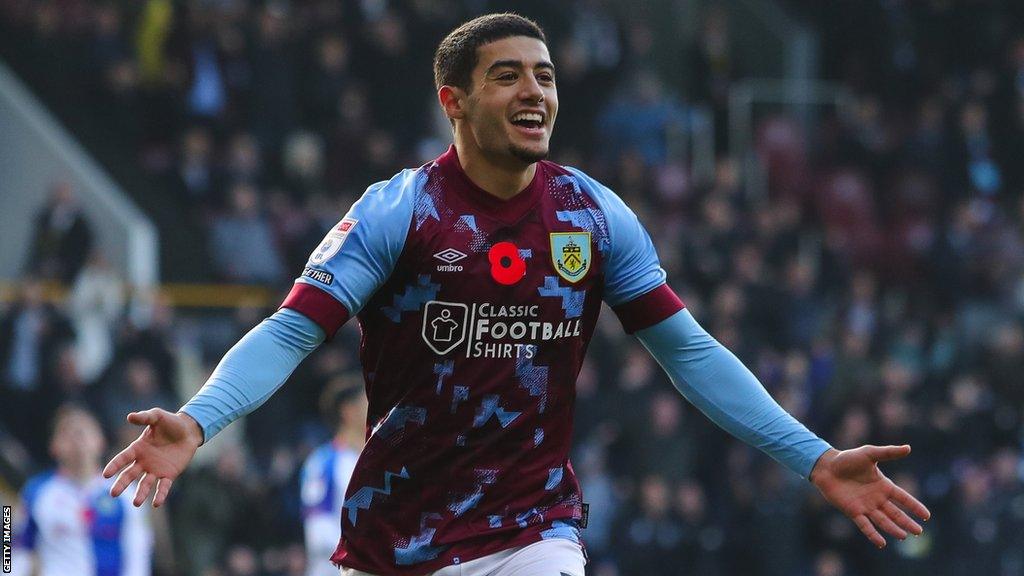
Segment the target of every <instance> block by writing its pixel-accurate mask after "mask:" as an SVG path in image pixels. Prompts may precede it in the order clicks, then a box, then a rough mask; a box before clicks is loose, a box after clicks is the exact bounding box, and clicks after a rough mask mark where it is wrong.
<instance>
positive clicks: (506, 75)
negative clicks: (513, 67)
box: [498, 72, 516, 82]
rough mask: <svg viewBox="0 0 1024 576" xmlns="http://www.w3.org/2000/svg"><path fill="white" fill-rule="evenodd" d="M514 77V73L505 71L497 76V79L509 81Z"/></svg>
mask: <svg viewBox="0 0 1024 576" xmlns="http://www.w3.org/2000/svg"><path fill="white" fill-rule="evenodd" d="M515 79H516V75H515V74H514V73H512V72H505V73H504V74H501V75H500V76H498V80H500V81H501V82H511V81H513V80H515Z"/></svg>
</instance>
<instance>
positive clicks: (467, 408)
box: [104, 14, 929, 576]
mask: <svg viewBox="0 0 1024 576" xmlns="http://www.w3.org/2000/svg"><path fill="white" fill-rule="evenodd" d="M434 76H435V83H436V86H437V89H438V100H439V102H440V104H441V106H442V107H443V109H444V112H445V114H446V115H447V117H448V118H449V120H450V121H451V124H452V128H453V133H454V140H455V144H454V146H452V147H451V148H450V149H449V150H448V151H447V152H446V153H445V154H443V155H442V156H440V157H439V158H437V159H436V160H435V161H433V162H430V163H428V164H426V165H424V166H422V167H421V168H419V169H417V170H406V171H403V172H401V173H399V174H398V175H396V176H395V177H394V178H393V179H391V180H390V181H388V182H381V183H378V184H374V185H373V186H371V187H370V188H369V189H368V190H367V191H366V193H365V194H364V195H363V197H362V198H361V199H360V200H359V202H357V203H356V204H355V205H354V206H353V207H352V209H351V210H350V211H349V213H348V214H347V215H346V216H345V218H343V219H342V220H341V222H339V223H338V225H337V226H336V228H334V229H333V230H331V231H330V232H329V233H328V234H327V236H326V237H325V238H324V240H323V242H322V243H321V244H320V246H319V247H317V248H316V249H315V250H314V251H313V253H312V255H311V256H310V258H309V261H308V263H307V266H306V268H305V270H303V272H302V274H301V276H300V277H299V278H298V280H297V281H296V283H295V285H294V287H293V289H292V291H291V293H290V294H289V296H288V298H287V299H286V300H285V302H284V304H283V305H282V307H281V309H280V310H279V311H278V312H276V313H275V314H274V315H273V316H271V317H270V318H268V319H267V320H265V321H264V322H263V323H261V324H260V325H259V326H257V327H256V328H255V329H253V330H252V331H251V332H249V334H247V335H246V336H245V337H244V338H242V340H240V341H239V343H238V344H237V345H236V346H235V347H234V348H232V350H231V351H229V352H228V354H227V355H226V356H225V357H224V359H223V360H222V361H221V363H220V365H219V366H218V368H217V370H216V371H215V372H214V374H213V375H212V376H211V377H210V380H209V381H208V382H207V383H206V385H205V386H204V387H203V389H202V390H201V391H200V392H199V393H198V394H197V395H196V396H195V397H193V399H192V400H190V401H189V402H188V403H187V404H186V405H185V406H184V407H183V408H182V411H181V412H179V413H177V414H171V413H169V412H166V411H163V410H160V409H152V410H147V411H144V412H138V413H133V414H130V415H129V421H130V422H132V423H134V424H138V425H145V426H146V429H145V430H144V431H143V433H142V435H141V436H140V437H139V439H138V440H136V441H135V442H133V443H132V444H131V445H129V446H128V447H127V448H126V449H125V450H124V451H122V452H121V453H120V454H119V455H118V456H116V457H115V458H114V459H113V460H111V462H110V463H109V464H108V465H107V467H106V468H105V470H104V473H105V474H107V475H108V476H110V475H113V474H115V473H118V472H120V476H119V478H118V480H117V482H116V483H115V485H114V488H113V493H114V494H119V493H121V491H123V490H124V489H126V488H127V487H128V485H129V484H131V483H132V482H134V481H136V480H139V487H138V489H137V490H136V495H135V500H134V502H135V504H136V505H141V504H142V503H143V502H144V501H145V500H146V499H147V498H148V497H149V495H150V494H151V493H155V495H154V500H153V505H154V506H160V505H162V503H163V502H164V500H165V499H166V497H167V492H168V490H169V489H170V486H171V482H172V481H173V480H174V478H176V477H177V476H178V475H179V474H180V473H181V472H182V470H184V468H185V467H186V466H187V465H188V463H189V461H190V460H191V459H192V457H193V455H194V454H195V451H196V450H197V449H198V447H199V446H200V445H201V444H202V443H203V442H204V441H205V440H208V439H209V438H211V437H212V436H213V435H215V434H216V433H217V432H218V431H219V430H221V429H222V428H223V427H224V426H226V425H228V424H229V423H230V422H231V421H233V420H234V419H236V418H238V417H239V416H241V415H242V414H245V413H247V412H249V411H251V410H253V409H254V408H255V407H257V406H258V405H259V404H260V403H262V402H263V401H264V400H266V398H267V397H268V396H269V395H270V394H272V393H273V392H274V390H276V389H277V387H279V386H280V385H282V384H283V382H284V381H285V380H286V379H287V377H288V375H289V374H291V372H292V371H293V370H294V369H295V367H296V366H297V365H298V363H299V362H301V361H302V359H303V358H305V357H306V356H307V355H308V354H309V353H310V352H311V351H312V350H314V349H315V348H316V347H317V346H319V345H320V343H322V342H323V341H324V340H325V339H327V338H329V337H331V336H333V335H334V334H335V332H336V331H337V330H338V328H339V327H340V326H341V325H342V324H344V323H345V322H346V321H347V320H348V319H349V318H350V317H351V316H353V315H357V316H358V318H359V322H360V327H361V328H362V333H363V341H362V346H361V360H362V364H363V370H364V378H365V381H366V392H367V395H368V398H369V406H368V424H369V425H370V427H371V430H372V432H371V434H370V436H369V438H368V439H367V442H366V445H365V447H364V449H363V451H362V453H361V454H360V457H359V460H358V462H357V463H356V466H355V469H354V470H353V474H352V480H351V483H350V485H349V488H348V493H347V494H346V501H345V504H344V505H343V511H342V515H341V522H342V531H341V532H342V534H341V539H340V541H339V544H338V546H337V548H336V550H335V552H334V555H333V556H332V560H333V561H334V562H335V563H336V564H338V565H339V566H342V574H343V575H344V576H365V575H366V574H389V575H390V574H408V575H419V574H438V575H442V576H451V575H454V574H466V575H469V574H473V575H478V574H479V575H490V576H511V575H530V576H566V575H568V576H583V573H584V564H585V562H586V557H585V553H584V551H583V547H582V546H583V543H582V541H581V537H580V529H581V528H583V527H584V524H585V512H584V511H585V506H584V503H583V500H582V494H581V491H580V487H579V483H578V481H577V479H576V475H575V472H574V471H573V468H572V465H571V463H570V462H569V459H568V456H569V448H570V440H571V436H572V421H573V410H574V400H575V380H576V377H577V374H578V373H579V370H580V367H581V365H582V362H583V358H584V355H585V354H586V350H587V345H588V343H589V341H590V337H591V336H592V334H593V331H594V328H595V325H596V322H597V316H598V314H599V312H600V309H601V303H602V301H604V302H607V303H608V304H609V305H610V306H611V307H612V309H613V310H614V311H615V313H616V315H617V316H618V317H619V319H620V321H621V322H622V325H623V328H624V329H625V330H626V332H627V333H630V334H635V335H636V336H637V337H638V338H639V339H640V341H641V342H642V343H643V345H644V346H645V347H646V348H647V349H648V350H649V351H650V352H651V354H652V355H653V356H654V357H655V358H656V359H657V360H658V362H659V363H660V364H661V366H662V367H663V368H664V369H665V371H666V372H667V373H668V374H669V376H670V377H671V380H672V382H673V384H674V385H675V386H676V388H677V389H678V390H679V391H680V392H681V393H682V394H683V395H685V396H686V398H687V399H688V400H689V401H690V402H692V403H693V404H695V405H696V406H697V407H698V408H700V409H701V410H702V411H703V412H704V413H705V414H707V415H708V416H709V417H710V418H711V419H712V420H714V421H715V422H716V423H717V424H718V425H719V426H721V427H723V428H724V429H726V430H727V431H729V432H730V433H732V434H734V435H735V436H737V437H738V438H740V439H742V440H743V441H745V442H747V443H749V444H751V445H753V446H756V447H757V448H759V449H761V450H763V451H765V452H766V453H768V454H769V455H770V456H772V457H773V458H775V459H776V460H778V461H779V462H781V463H782V464H783V465H785V466H786V467H787V468H789V469H790V470H792V471H793V472H795V473H797V474H800V475H801V476H803V477H805V478H809V479H810V480H811V481H812V482H813V483H814V484H815V486H816V487H817V488H818V489H819V490H820V491H821V493H822V494H823V495H824V496H825V498H826V499H827V500H828V501H829V502H831V503H832V504H834V505H836V506H837V507H838V508H839V509H840V510H842V511H843V512H844V513H845V514H846V515H847V516H849V517H850V518H851V519H852V520H853V521H854V522H855V523H856V524H857V526H858V527H859V528H860V530H861V531H862V532H863V533H864V535H865V536H866V537H867V538H869V539H870V540H871V542H873V543H874V544H875V545H876V546H879V547H882V546H884V545H885V539H884V538H883V537H882V535H881V533H880V532H879V531H880V530H881V531H884V532H886V533H888V534H890V535H892V536H894V537H896V538H900V539H902V538H906V537H907V536H908V535H909V534H911V533H913V534H919V533H921V532H922V529H921V526H920V525H919V524H917V522H916V521H914V520H913V519H912V518H911V517H910V516H909V515H908V512H909V513H911V514H914V515H915V516H918V517H920V518H925V519H926V518H927V517H928V515H929V512H928V510H927V509H926V508H925V507H924V505H922V504H921V503H920V502H918V501H917V500H916V499H915V498H913V497H912V496H911V495H910V494H908V493H907V492H906V491H904V490H903V489H901V488H899V487H897V486H896V485H895V484H893V482H892V481H890V480H889V479H888V478H887V477H885V476H884V475H883V474H882V473H881V472H880V471H879V469H878V462H880V461H884V460H892V459H896V458H901V457H904V456H906V455H907V454H909V452H910V447H909V446H888V447H877V446H861V447H859V448H855V449H852V450H846V451H838V450H836V449H834V448H832V447H831V446H830V445H829V444H828V443H826V442H825V441H823V440H822V439H821V438H818V437H817V436H816V435H815V434H813V433H812V432H810V431H809V430H807V428H805V427H804V426H803V425H802V424H800V423H799V422H797V421H796V420H795V419H794V418H793V417H792V416H790V415H789V414H788V413H786V412H785V411H784V410H783V409H782V408H781V407H780V406H779V405H778V404H777V403H776V402H775V401H774V400H773V399H772V398H771V397H770V396H769V395H768V393H767V392H766V391H765V390H764V388H763V387H762V386H761V384H760V383H759V382H758V381H757V379H756V377H755V376H754V375H753V374H752V373H751V372H750V371H749V370H747V369H746V368H745V367H744V366H743V364H742V363H741V362H740V361H739V360H738V359H737V358H736V357H735V356H734V355H733V354H732V353H731V352H729V351H728V350H726V349H725V348H724V347H723V346H722V345H721V344H719V343H718V342H717V341H715V340H714V339H713V338H712V337H711V336H710V335H708V333H707V332H706V331H704V329H703V328H701V327H700V326H699V325H698V324H697V323H696V321H695V320H694V318H693V316H692V315H690V313H689V311H687V310H686V309H685V307H684V305H683V303H682V302H681V301H680V299H679V298H678V296H676V294H675V292H673V291H672V289H671V288H669V287H668V285H667V284H666V282H665V278H666V273H665V271H664V270H663V269H662V268H661V265H660V262H659V260H658V257H657V255H656V254H655V251H654V247H653V244H652V242H651V240H650V237H649V236H648V234H647V231H646V230H645V229H644V228H643V226H642V225H641V224H640V223H639V221H638V220H637V218H636V216H635V215H634V214H633V212H632V210H630V209H629V207H627V206H626V205H625V204H624V203H623V202H622V200H621V199H619V197H618V196H616V195H615V194H614V193H613V192H612V191H611V190H609V189H608V188H606V187H604V186H602V185H601V184H599V183H598V182H596V181H594V180H593V179H591V178H590V177H589V176H587V175H586V174H584V173H582V172H580V171H579V170H576V169H572V168H566V167H563V166H559V165H557V164H554V163H551V162H548V161H546V160H545V158H546V156H547V154H548V142H549V139H550V136H551V131H552V128H553V125H554V120H555V116H556V114H557V112H558V93H557V90H556V89H555V66H554V64H553V63H552V62H551V58H550V55H549V54H548V48H547V43H546V39H545V36H544V33H543V32H542V31H541V30H540V28H539V27H538V26H537V25H536V24H535V23H534V22H532V21H530V20H527V19H525V18H522V17H519V16H517V15H513V14H494V15H489V16H482V17H480V18H477V19H474V20H472V21H470V22H467V23H466V24H464V25H462V26H460V27H459V28H457V29H456V30H455V31H453V32H452V33H451V34H449V35H448V36H447V37H446V38H445V39H444V40H443V41H442V42H441V44H440V46H439V47H438V49H437V52H436V55H435V60H434ZM238 257H240V258H241V257H244V255H241V254H240V255H239V256H238ZM154 491H155V492H154Z"/></svg>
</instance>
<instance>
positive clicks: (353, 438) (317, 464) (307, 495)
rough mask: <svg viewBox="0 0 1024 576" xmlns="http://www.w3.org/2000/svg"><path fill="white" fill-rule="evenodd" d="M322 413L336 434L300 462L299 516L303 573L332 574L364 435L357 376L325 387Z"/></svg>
mask: <svg viewBox="0 0 1024 576" xmlns="http://www.w3.org/2000/svg"><path fill="white" fill-rule="evenodd" d="M321 402H322V408H323V412H324V416H325V417H326V418H327V419H328V420H329V421H330V422H331V423H332V424H333V430H334V435H333V437H332V438H331V439H330V440H329V441H328V442H326V443H324V444H321V445H320V446H318V447H317V448H316V449H314V450H313V452H311V453H310V455H309V456H308V457H307V458H306V461H305V463H304V464H303V465H302V509H303V510H302V517H303V524H304V532H305V542H306V566H307V571H306V574H307V576H336V575H337V572H338V569H337V568H336V567H334V565H333V564H331V563H330V562H329V561H328V560H327V559H328V558H330V556H331V554H332V553H334V548H335V547H336V546H337V545H338V539H339V538H340V537H341V526H340V525H339V523H338V518H340V517H341V511H342V508H341V505H342V504H343V503H344V501H345V490H346V489H347V488H348V482H349V479H350V478H351V477H352V469H353V467H354V466H355V463H356V459H357V458H359V452H360V451H361V450H362V448H363V444H364V442H365V439H366V397H365V395H364V394H363V386H362V381H361V379H360V378H358V377H351V376H349V377H346V376H339V377H337V378H336V379H334V380H333V381H331V383H330V384H328V385H327V387H326V388H325V389H324V391H323V396H322V398H321Z"/></svg>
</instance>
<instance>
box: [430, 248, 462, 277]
mask: <svg viewBox="0 0 1024 576" xmlns="http://www.w3.org/2000/svg"><path fill="white" fill-rule="evenodd" d="M465 257H466V255H465V254H463V253H462V252H459V251H458V250H456V249H454V248H446V249H444V250H441V251H440V252H438V253H437V254H434V258H437V259H438V260H440V261H441V262H444V264H438V265H437V271H438V272H462V266H455V263H456V262H458V261H459V260H462V259H463V258H465Z"/></svg>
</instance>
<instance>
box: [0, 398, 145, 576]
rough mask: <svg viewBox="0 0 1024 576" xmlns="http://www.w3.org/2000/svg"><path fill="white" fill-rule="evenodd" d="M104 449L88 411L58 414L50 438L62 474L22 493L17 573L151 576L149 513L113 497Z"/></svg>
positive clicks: (67, 409)
mask: <svg viewBox="0 0 1024 576" xmlns="http://www.w3.org/2000/svg"><path fill="white" fill-rule="evenodd" d="M105 445H106V443H105V440H104V438H103V431H102V429H101V428H100V424H99V421H97V420H96V417H95V416H94V415H93V414H92V413H91V412H89V411H88V410H86V409H85V408H82V407H79V406H76V405H72V404H66V405H64V406H62V407H60V408H59V409H58V410H57V413H56V416H55V417H54V424H53V436H52V438H51V440H50V454H51V455H52V456H53V459H54V460H55V461H56V462H57V469H56V470H55V471H52V472H47V473H44V474H40V475H38V476H35V477H33V478H31V479H29V481H28V483H26V484H25V487H24V489H23V490H22V493H21V507H20V508H19V516H24V518H25V520H24V522H19V524H20V526H18V527H17V537H16V538H15V542H14V545H15V546H14V557H13V562H12V568H13V570H14V573H15V574H38V575H39V576H65V575H67V574H76V575H81V576H149V574H150V559H151V551H152V545H153V533H152V529H151V528H150V525H149V521H148V520H147V518H146V512H145V511H144V510H142V509H140V508H137V507H135V506H132V505H131V504H130V502H129V499H128V498H127V497H125V498H113V497H111V495H110V493H109V492H110V489H111V484H113V483H112V482H111V481H109V480H106V479H104V478H103V476H102V475H101V474H100V466H101V465H102V463H103V462H102V457H103V451H104V449H105ZM33 568H35V570H34V571H33Z"/></svg>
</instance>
